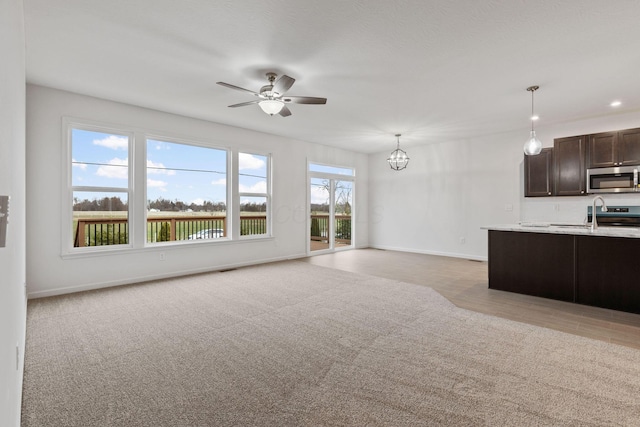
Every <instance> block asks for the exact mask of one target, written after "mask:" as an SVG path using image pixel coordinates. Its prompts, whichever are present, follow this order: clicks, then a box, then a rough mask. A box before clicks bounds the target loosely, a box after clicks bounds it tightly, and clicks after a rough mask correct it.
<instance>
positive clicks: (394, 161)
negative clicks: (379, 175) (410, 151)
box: [387, 133, 409, 171]
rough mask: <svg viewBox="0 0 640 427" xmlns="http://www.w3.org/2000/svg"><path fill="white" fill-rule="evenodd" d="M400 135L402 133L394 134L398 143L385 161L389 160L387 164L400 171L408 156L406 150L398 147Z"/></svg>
mask: <svg viewBox="0 0 640 427" xmlns="http://www.w3.org/2000/svg"><path fill="white" fill-rule="evenodd" d="M401 136H402V135H401V134H399V133H397V134H396V138H397V140H398V145H397V146H396V149H395V150H393V151H392V152H391V155H390V156H389V158H388V159H387V162H389V166H390V167H391V169H393V170H395V171H401V170H402V169H404V168H406V167H407V165H408V164H409V157H408V156H407V152H406V151H404V150H401V149H400V137H401Z"/></svg>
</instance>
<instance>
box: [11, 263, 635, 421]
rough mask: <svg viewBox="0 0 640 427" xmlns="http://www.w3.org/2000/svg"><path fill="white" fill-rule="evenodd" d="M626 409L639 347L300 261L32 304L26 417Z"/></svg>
mask: <svg viewBox="0 0 640 427" xmlns="http://www.w3.org/2000/svg"><path fill="white" fill-rule="evenodd" d="M639 422H640V352H638V351H637V350H633V349H630V348H626V347H620V346H615V345H612V344H607V343H604V342H600V341H594V340H590V339H587V338H582V337H577V336H573V335H568V334H564V333H561V332H556V331H552V330H549V329H544V328H539V327H535V326H530V325H525V324H520V323H516V322H511V321H508V320H504V319H499V318H495V317H491V316H486V315H483V314H479V313H475V312H470V311H466V310H462V309H459V308H456V307H455V306H453V305H452V304H451V303H449V302H448V301H447V300H446V299H444V298H443V297H441V296H440V295H439V294H437V293H436V292H435V291H433V290H432V289H430V288H427V287H423V286H417V285H411V284H406V283H401V282H396V281H391V280H386V279H380V278H375V277H369V276H364V275H358V274H353V273H348V272H344V271H338V270H332V269H328V268H323V267H317V266H313V265H309V264H308V263H304V262H299V261H288V262H282V263H275V264H270V265H264V266H256V267H249V268H243V269H239V270H234V271H228V272H223V273H211V274H202V275H196V276H190V277H186V278H178V279H171V280H163V281H156V282H151V283H145V284H140V285H133V286H124V287H117V288H111V289H105V290H98V291H92V292H84V293H79V294H75V295H68V296H61V297H54V298H47V299H39V300H32V301H30V302H29V308H28V329H27V352H26V363H25V378H24V394H23V414H22V425H23V426H24V427H27V426H38V427H42V426H47V427H56V426H83V427H88V426H91V427H94V426H128V427H129V426H134V427H135V426H172V427H174V426H320V425H327V426H343V425H354V426H364V425H371V426H375V425H388V426H423V425H424V426H435V425H453V426H458V425H459V426H474V425H481V426H560V425H567V426H606V425H612V426H613V425H616V426H620V425H622V426H632V425H638V423H639Z"/></svg>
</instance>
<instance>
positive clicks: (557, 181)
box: [553, 136, 587, 196]
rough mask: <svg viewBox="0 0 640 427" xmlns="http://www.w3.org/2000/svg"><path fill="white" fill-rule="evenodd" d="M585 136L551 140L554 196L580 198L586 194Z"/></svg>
mask: <svg viewBox="0 0 640 427" xmlns="http://www.w3.org/2000/svg"><path fill="white" fill-rule="evenodd" d="M586 139H587V137H586V136H571V137H568V138H557V139H554V140H553V159H554V179H553V184H554V192H553V194H554V195H555V196H581V195H583V194H585V192H586V177H587V172H586V167H585V166H586V151H587V144H586Z"/></svg>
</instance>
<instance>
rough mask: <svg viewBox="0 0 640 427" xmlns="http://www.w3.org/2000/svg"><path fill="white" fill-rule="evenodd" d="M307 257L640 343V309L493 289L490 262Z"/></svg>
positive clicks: (513, 315)
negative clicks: (627, 310)
mask: <svg viewBox="0 0 640 427" xmlns="http://www.w3.org/2000/svg"><path fill="white" fill-rule="evenodd" d="M303 261H304V262H308V263H311V264H315V265H321V266H325V267H331V268H335V269H338V270H345V271H351V272H355V273H362V274H370V275H373V276H378V277H384V278H388V279H395V280H401V281H403V282H408V283H414V284H418V285H425V286H429V287H431V288H433V289H434V290H436V291H438V292H439V293H440V294H441V295H443V296H444V297H445V298H447V299H448V300H449V301H451V302H452V303H454V304H455V305H456V306H458V307H461V308H464V309H467V310H473V311H477V312H480V313H485V314H490V315H494V316H498V317H503V318H506V319H511V320H515V321H518V322H523V323H529V324H531V325H537V326H543V327H546V328H550V329H556V330H558V331H563V332H568V333H571V334H575V335H581V336H585V337H589V338H593V339H598V340H602V341H606V342H610V343H614V344H619V345H624V346H627V347H633V348H638V349H640V315H637V314H630V313H624V312H619V311H614V310H607V309H602V308H597V307H589V306H584V305H579V304H573V303H567V302H562V301H554V300H549V299H545V298H538V297H532V296H528V295H520V294H514V293H510V292H504V291H497V290H494V289H488V284H487V263H486V262H478V261H470V260H465V259H459V258H447V257H440V256H433V255H423V254H415V253H408V252H395V251H384V250H377V249H357V250H350V251H340V252H335V253H331V254H324V255H316V256H311V257H308V258H304V259H303Z"/></svg>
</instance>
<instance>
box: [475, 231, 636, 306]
mask: <svg viewBox="0 0 640 427" xmlns="http://www.w3.org/2000/svg"><path fill="white" fill-rule="evenodd" d="M484 228H486V229H487V230H489V231H488V232H489V288H490V289H497V290H503V291H509V292H517V293H521V294H527V295H534V296H539V297H544V298H552V299H557V300H561V301H568V302H574V303H578V304H585V305H592V306H596V307H603V308H610V309H613V310H621V311H627V312H631V313H640V265H639V264H638V261H637V260H638V258H639V257H640V228H636V227H599V228H598V229H597V230H595V231H594V232H592V231H591V230H590V229H589V228H588V227H586V226H582V225H568V224H567V225H547V224H530V225H526V224H525V225H522V224H507V225H496V226H489V227H484Z"/></svg>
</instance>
